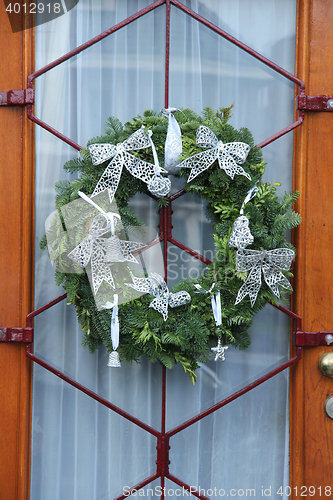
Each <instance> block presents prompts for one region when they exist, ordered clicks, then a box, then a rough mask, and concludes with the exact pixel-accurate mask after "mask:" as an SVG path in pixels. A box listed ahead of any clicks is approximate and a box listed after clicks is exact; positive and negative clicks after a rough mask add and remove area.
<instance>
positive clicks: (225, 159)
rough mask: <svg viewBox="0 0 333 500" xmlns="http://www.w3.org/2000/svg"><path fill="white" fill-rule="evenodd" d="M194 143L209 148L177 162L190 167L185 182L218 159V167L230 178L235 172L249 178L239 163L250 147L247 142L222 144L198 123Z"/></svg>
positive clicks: (212, 133) (242, 160)
mask: <svg viewBox="0 0 333 500" xmlns="http://www.w3.org/2000/svg"><path fill="white" fill-rule="evenodd" d="M196 144H197V146H200V147H201V148H209V149H207V150H206V151H202V152H201V153H197V154H195V155H193V156H190V157H189V158H186V160H184V161H182V162H181V163H180V164H179V167H185V168H190V169H191V173H190V176H189V178H188V180H187V182H190V181H192V180H193V179H194V178H195V177H196V176H197V175H199V174H201V172H203V171H204V170H207V168H209V167H210V166H211V165H212V164H213V163H214V162H215V161H216V160H218V163H219V166H220V168H221V169H223V170H224V171H225V172H226V174H227V175H229V177H231V178H232V179H233V178H234V176H235V174H237V175H244V176H245V177H247V178H248V179H249V180H251V177H250V175H249V174H248V173H247V172H245V170H244V169H243V167H241V166H240V165H239V164H242V163H244V162H245V160H246V157H247V155H248V153H249V151H250V149H251V148H250V146H249V145H248V144H245V143H244V142H229V143H227V144H224V143H223V142H222V141H219V140H218V139H217V137H216V135H215V134H214V132H213V131H212V130H210V128H208V127H205V126H204V125H200V127H199V128H198V130H197V134H196Z"/></svg>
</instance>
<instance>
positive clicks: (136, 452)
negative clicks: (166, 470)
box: [31, 0, 296, 500]
mask: <svg viewBox="0 0 333 500" xmlns="http://www.w3.org/2000/svg"><path fill="white" fill-rule="evenodd" d="M151 3H152V2H151V1H149V0H128V1H124V0H80V2H79V3H78V5H77V7H76V8H74V9H73V10H71V11H70V12H69V13H67V14H65V15H63V16H62V17H60V18H58V19H55V20H53V21H51V22H49V23H46V24H44V25H41V26H39V27H38V28H37V29H36V68H37V69H38V68H40V67H43V66H44V65H45V64H47V63H49V62H51V61H53V60H54V59H56V58H58V57H60V56H61V55H63V54H65V53H66V52H68V51H69V50H71V49H73V48H74V47H76V46H78V45H80V44H81V43H83V42H85V41H87V40H89V39H90V38H91V37H93V36H95V35H97V34H99V33H100V32H102V31H103V30H105V29H107V28H109V27H110V26H112V25H114V24H116V23H117V22H119V21H122V20H123V19H125V18H127V17H128V16H129V15H131V14H133V13H135V12H136V11H138V10H140V9H141V8H143V7H145V6H146V5H149V4H151ZM183 3H184V4H186V5H187V6H188V7H190V8H192V9H193V10H195V11H196V12H198V13H199V14H200V15H202V16H204V17H206V18H207V19H209V20H210V21H212V22H213V23H214V24H216V25H218V26H219V27H221V28H222V29H224V30H226V31H228V32H229V33H230V34H231V35H233V36H235V37H237V38H238V39H240V40H241V41H243V42H244V43H246V44H248V45H249V46H251V47H253V48H254V49H255V50H257V51H258V52H260V53H262V54H263V55H265V56H266V57H268V58H270V59H272V60H273V61H274V62H276V63H277V64H279V65H280V66H282V67H283V68H285V69H287V70H289V71H290V72H292V73H293V71H294V54H295V31H296V28H295V26H296V0H292V1H290V0H253V1H251V2H249V1H248V0H202V1H199V0H186V1H184V2H183ZM164 43H165V6H161V7H159V8H158V9H156V10H154V11H153V12H151V13H149V14H147V15H146V16H144V17H143V18H142V19H139V20H138V21H136V22H134V23H132V24H130V25H129V26H128V27H125V28H123V29H122V30H120V31H119V32H117V33H115V34H113V35H111V36H110V37H108V38H106V39H104V40H103V41H102V42H100V43H98V44H97V45H94V46H93V47H91V48H89V49H87V50H86V51H85V52H84V53H82V54H80V55H78V56H76V57H74V58H72V59H71V60H69V61H68V62H65V63H63V64H61V65H60V66H58V67H56V68H54V69H53V70H51V71H49V72H48V73H46V74H45V75H42V76H40V77H39V78H37V80H36V110H35V113H36V115H37V116H38V117H39V118H41V119H42V120H44V121H45V122H47V123H48V124H50V125H51V126H52V127H54V128H55V129H57V130H59V131H60V132H62V133H63V134H65V135H66V136H68V137H70V138H71V139H72V140H74V141H75V142H77V143H78V144H80V145H82V146H84V145H85V144H86V142H87V140H88V139H90V138H91V137H94V136H97V135H99V134H101V133H102V132H103V127H104V123H105V121H106V119H107V118H108V117H109V116H111V115H113V116H117V117H118V118H119V119H120V120H121V121H122V122H125V121H126V120H129V119H131V118H132V117H134V116H136V114H138V113H142V112H143V111H144V110H145V109H147V108H153V109H156V110H159V109H161V108H162V107H163V106H164ZM293 97H294V88H293V85H292V84H291V83H290V82H289V81H288V80H286V79H285V78H283V77H281V76H280V75H278V74H277V73H274V72H273V71H272V70H270V69H268V68H266V67H264V65H263V64H261V63H259V62H258V61H257V60H255V59H254V58H253V57H250V56H249V55H247V54H245V53H244V52H242V51H241V50H240V49H238V48H236V47H235V46H233V45H232V44H230V43H229V42H228V41H226V40H224V39H222V38H221V37H219V36H218V35H217V34H216V33H214V32H212V31H211V30H209V29H208V28H206V27H204V26H202V25H201V24H199V23H198V22H197V21H195V20H193V19H191V18H190V17H188V16H186V15H185V14H184V13H183V12H181V11H180V10H179V9H177V8H175V7H172V8H171V52H170V99H169V104H170V105H171V106H176V107H190V108H192V109H194V110H195V111H196V112H200V111H201V110H202V108H203V107H205V106H212V107H214V108H218V107H224V106H228V105H230V104H231V103H233V102H234V103H235V108H234V114H233V117H232V120H231V123H232V124H233V125H234V126H235V127H237V128H239V127H243V126H245V127H248V128H249V129H250V130H251V131H252V132H253V134H254V139H255V142H256V143H259V142H260V141H262V140H264V139H265V138H267V137H268V136H270V135H271V134H273V133H274V132H276V131H278V130H280V129H281V128H283V127H284V126H286V125H288V124H289V123H292V122H293ZM75 156H77V153H76V151H75V150H73V149H72V148H71V147H69V146H67V145H66V144H65V143H63V142H62V141H61V140H59V139H57V138H56V137H54V136H53V135H52V134H50V133H49V132H46V131H45V130H43V129H41V128H40V127H36V278H35V307H39V306H40V305H42V304H44V303H46V302H48V301H49V300H51V299H53V298H54V297H56V296H58V295H60V293H62V289H60V288H59V287H57V286H56V285H55V284H54V273H53V269H52V266H51V264H50V261H49V258H48V256H47V254H46V252H42V251H40V250H39V247H38V245H39V241H40V239H41V237H42V235H43V234H44V230H45V227H44V224H45V219H46V218H47V217H48V215H49V214H50V213H51V212H52V211H53V210H54V184H55V182H57V181H58V180H60V179H66V178H68V179H73V178H74V177H72V176H70V175H69V176H67V175H66V174H65V173H64V171H63V169H62V166H63V164H64V163H65V162H66V161H67V160H68V159H70V158H72V157H75ZM264 157H265V159H266V161H267V162H268V165H267V172H266V174H265V180H267V181H268V182H274V181H281V182H282V188H281V192H284V191H285V190H286V191H288V190H291V182H292V181H291V180H292V137H291V134H289V135H287V136H285V137H283V138H281V139H279V140H278V141H276V142H274V143H272V144H271V145H270V146H267V147H266V148H265V149H264ZM173 184H174V186H177V180H176V179H175V178H173ZM133 203H134V204H135V206H136V207H137V208H138V209H140V211H141V212H142V211H143V212H146V213H145V217H147V220H149V221H150V222H149V223H150V224H155V225H156V224H157V218H156V212H155V211H154V210H155V207H153V206H151V205H150V204H149V203H147V204H146V205H144V204H143V203H144V202H143V201H142V199H141V198H140V199H137V200H134V201H133ZM174 217H175V218H174V233H173V234H174V236H175V238H177V239H179V240H181V241H182V242H183V243H185V244H186V245H188V246H191V247H193V248H195V249H196V250H199V251H200V252H201V253H203V252H208V251H209V248H208V247H207V243H205V246H203V240H205V241H206V240H207V238H208V237H209V235H210V232H211V231H210V226H209V222H208V221H207V220H206V219H205V217H204V215H203V211H202V206H201V203H199V202H197V200H195V199H193V198H191V197H189V196H186V197H184V198H183V199H180V200H178V201H177V203H175V205H174ZM194 227H195V228H196V229H195V230H194V229H193V228H194ZM207 256H208V257H209V254H207ZM169 258H170V264H169V278H170V283H172V282H173V281H177V280H178V279H179V278H181V277H182V276H180V275H179V263H182V259H183V260H184V273H185V275H184V276H183V277H185V278H187V277H188V276H192V277H194V276H195V273H196V272H199V271H198V269H199V268H198V267H197V262H196V261H195V260H194V259H191V258H187V256H185V255H184V254H181V253H180V252H179V251H178V250H176V249H174V247H170V248H169ZM185 261H186V262H185ZM173 264H175V265H173ZM170 266H171V267H170ZM199 270H200V269H199ZM251 335H252V339H253V340H252V344H251V346H250V348H249V349H248V350H247V351H244V352H240V351H238V350H235V349H233V348H230V349H229V350H228V351H227V352H226V361H225V362H224V363H222V362H218V363H215V362H214V361H212V362H211V363H209V364H207V365H205V366H202V367H201V368H200V370H199V377H198V381H197V382H196V384H195V386H194V387H193V386H192V385H191V384H190V382H189V379H188V376H187V375H186V374H184V373H183V370H182V368H181V367H178V366H177V367H176V368H175V369H174V370H172V371H168V373H167V430H170V429H172V428H173V427H175V426H176V425H178V424H179V423H181V422H184V421H185V420H187V419H188V418H190V417H192V416H194V415H196V414H197V413H198V412H200V411H202V410H204V409H206V408H208V407H209V406H210V405H212V404H214V403H216V402H217V401H219V400H221V399H222V398H224V397H226V396H227V395H229V394H232V393H233V392H235V391H237V390H239V389H240V388H242V387H244V386H245V385H247V384H248V383H249V382H251V381H253V380H255V379H257V378H258V377H259V376H261V375H263V374H264V373H267V372H268V371H270V370H271V369H272V368H274V367H276V366H278V365H279V364H281V363H282V362H283V361H285V360H286V359H287V358H288V345H289V321H288V319H287V318H286V317H285V316H284V315H283V314H282V313H280V312H279V311H277V310H276V309H274V308H273V307H271V306H267V307H266V308H265V310H264V311H262V313H261V314H259V315H258V316H257V317H256V318H255V321H254V325H253V328H252V330H251ZM81 340H82V333H81V331H80V328H79V326H78V325H77V321H76V314H75V311H74V310H73V309H72V307H68V306H66V304H65V303H60V304H58V305H57V306H55V307H53V308H52V309H50V310H49V311H47V312H45V313H43V314H42V315H40V316H39V317H38V318H37V319H36V322H35V343H34V351H35V353H36V354H37V355H38V356H40V357H41V358H43V359H45V360H47V361H48V362H49V363H51V364H52V365H54V366H55V367H57V368H58V369H60V370H61V371H63V372H65V373H66V374H68V375H70V376H71V377H72V378H74V379H75V380H77V381H78V382H80V383H81V384H84V385H86V386H87V387H89V388H90V389H92V390H93V391H95V392H97V393H98V394H100V395H101V396H103V397H105V398H107V399H109V400H110V401H111V402H112V403H114V404H116V405H117V406H119V407H121V408H122V409H124V410H126V411H127V412H129V413H131V414H133V415H134V416H136V417H138V418H139V419H141V420H142V421H144V422H145V423H147V424H149V425H150V426H152V427H154V428H155V429H157V430H160V425H161V374H162V369H161V367H160V366H158V365H151V364H149V363H148V362H147V361H146V360H145V359H142V364H139V365H136V364H133V365H130V366H126V365H125V364H123V366H122V368H121V369H110V368H108V367H107V366H106V364H107V353H106V350H105V349H104V348H101V349H100V350H99V351H98V352H95V353H94V354H93V355H91V354H89V352H88V351H87V349H84V348H83V347H82V346H81ZM33 384H34V385H33V429H32V462H31V463H32V467H31V500H46V499H47V500H48V499H50V500H106V499H109V498H114V497H116V496H118V495H120V494H122V493H123V491H124V488H125V490H126V486H128V487H129V486H132V485H135V484H136V483H137V482H139V481H141V480H143V479H144V478H146V477H147V476H149V475H151V474H153V473H154V472H155V470H156V465H155V460H156V449H155V447H156V439H155V438H154V437H153V436H151V435H149V434H148V433H146V432H145V431H143V430H141V429H139V428H138V427H137V426H135V425H134V424H132V423H129V422H127V421H126V420H125V419H124V418H122V417H120V416H118V415H116V414H115V413H113V412H111V411H110V410H108V409H106V408H105V407H103V406H101V405H100V404H98V403H96V402H95V401H93V400H91V399H90V398H89V397H88V396H86V395H84V394H82V393H80V392H79V391H77V390H75V389H74V388H72V387H71V386H69V385H68V384H66V383H64V382H62V381H61V380H60V379H58V378H57V377H55V376H54V375H52V374H50V373H49V372H47V371H46V370H44V369H43V368H40V367H39V366H38V365H35V366H34V382H33ZM170 444H171V450H170V460H171V464H170V472H171V473H172V474H173V475H175V476H177V477H179V478H180V479H181V480H183V481H185V482H186V483H188V484H189V485H191V486H192V487H193V488H194V487H196V488H198V489H199V487H200V488H201V490H202V493H204V491H203V490H205V493H206V495H207V496H210V495H209V493H208V494H207V490H209V489H213V490H214V488H217V491H218V490H220V489H222V488H223V489H224V490H225V491H226V494H227V493H228V492H230V491H231V490H232V491H234V490H236V491H238V490H239V491H238V493H237V494H238V496H245V491H246V489H255V491H256V496H260V494H261V493H262V488H264V490H266V491H267V490H268V489H269V488H271V492H272V497H273V498H274V497H275V496H276V492H277V490H278V488H279V487H280V486H282V487H283V488H284V486H286V485H288V374H287V372H283V373H281V374H280V375H278V376H276V377H274V378H272V379H271V380H270V381H268V382H265V383H264V384H263V385H261V386H259V387H258V388H257V389H255V390H253V391H251V392H250V393H248V394H247V395H245V396H242V397H241V398H239V399H238V400H236V401H234V402H233V403H231V404H230V405H228V406H226V407H225V408H222V409H221V410H219V411H218V412H216V413H214V414H213V415H211V416H209V417H206V418H205V419H204V420H202V421H201V422H199V423H197V424H195V425H194V426H192V427H190V428H188V429H187V430H185V431H183V432H181V433H179V434H177V435H176V436H174V437H173V438H172V439H171V443H170ZM158 485H159V482H158V481H155V482H154V483H153V484H152V485H149V486H148V487H147V488H146V489H145V491H146V493H147V496H148V495H150V496H152V495H151V492H150V491H148V488H151V489H152V488H154V487H157V486H158ZM166 488H167V489H168V490H170V491H168V496H169V497H171V498H172V497H173V496H176V492H174V493H173V492H172V489H174V490H175V489H176V488H177V487H176V485H174V484H173V483H171V482H169V481H167V483H166ZM242 491H244V493H243V495H242ZM177 493H178V492H177ZM155 494H156V496H158V490H155ZM229 496H230V495H229ZM238 496H237V497H236V498H238ZM279 498H283V497H279Z"/></svg>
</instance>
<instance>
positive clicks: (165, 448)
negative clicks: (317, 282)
mask: <svg viewBox="0 0 333 500" xmlns="http://www.w3.org/2000/svg"><path fill="white" fill-rule="evenodd" d="M162 5H165V8H166V26H165V103H164V105H165V107H168V99H169V65H170V8H171V6H173V7H175V8H178V9H180V10H181V11H183V12H185V13H186V14H187V15H188V16H191V17H192V18H193V19H196V20H197V21H198V22H199V23H202V24H203V25H205V26H206V27H208V28H209V29H211V30H213V31H214V32H215V33H217V34H218V35H220V36H221V37H223V38H225V39H226V40H228V41H229V42H231V43H233V44H234V45H236V46H237V47H239V48H240V49H242V50H243V51H245V52H247V53H248V54H250V55H251V56H253V57H254V58H256V59H257V60H259V61H261V62H262V63H264V64H265V65H267V66H269V67H270V68H271V69H273V70H274V71H276V72H277V73H279V74H280V75H282V76H283V77H285V78H287V79H288V80H290V81H291V82H293V83H294V84H296V85H297V86H298V87H299V97H300V98H301V97H302V96H304V95H305V84H304V82H303V81H301V80H299V79H298V78H296V77H295V76H294V75H292V74H291V73H289V72H288V71H286V70H285V69H283V68H281V67H280V66H278V65H277V64H275V63H274V62H272V61H270V60H269V59H267V58H266V57H264V56H262V55H261V54H259V53H258V52H256V51H254V50H253V49H251V48H250V47H248V46H247V45H245V44H243V43H242V42H240V41H239V40H237V39H236V38H234V37H232V36H231V35H229V34H228V33H226V32H225V31H223V30H222V29H220V28H219V27H218V26H216V25H214V24H213V23H211V22H210V21H208V20H207V19H205V18H203V17H202V16H200V15H199V14H197V13H196V12H194V11H193V10H191V9H189V8H188V7H186V6H185V5H184V4H182V3H180V2H179V1H178V0H157V1H155V2H154V3H152V4H151V5H149V6H147V7H145V8H144V9H142V10H140V11H138V12H137V13H135V14H133V15H132V16H130V17H128V18H127V19H125V20H124V21H122V22H120V23H118V24H116V25H114V26H112V27H111V28H109V29H108V30H106V31H104V32H103V33H101V34H100V35H98V36H96V37H94V38H92V39H91V40H89V41H88V42H86V43H84V44H82V45H80V46H79V47H77V48H76V49H74V50H72V51H70V52H68V53H67V54H65V55H64V56H62V57H60V58H59V59H57V60H55V61H53V62H52V63H50V64H48V65H47V66H45V67H43V68H41V69H40V70H38V71H36V72H35V73H33V74H31V75H29V77H28V84H27V86H28V89H32V88H33V81H34V80H35V79H36V78H37V77H39V76H40V75H42V74H44V73H46V72H47V71H49V70H51V69H52V68H54V67H56V66H58V65H59V64H61V63H63V62H64V61H67V60H68V59H70V58H71V57H73V56H75V55H77V54H79V53H80V52H82V51H84V50H85V49H87V48H88V47H91V46H92V45H94V44H95V43H98V42H99V41H101V40H103V39H104V38H105V37H107V36H109V35H111V34H112V33H115V32H116V31H118V30H119V29H121V28H123V27H124V26H127V25H128V24H130V23H132V22H134V21H136V20H137V19H139V18H140V17H142V16H144V15H145V14H147V13H148V12H151V11H152V10H154V9H156V8H157V7H160V6H162ZM27 112H28V117H29V118H30V119H31V120H32V121H34V122H35V123H36V124H37V125H39V126H41V127H43V128H44V129H46V130H48V131H49V132H50V133H52V134H54V135H55V136H56V137H58V138H60V139H61V140H63V141H64V142H66V143H67V144H69V145H70V146H72V147H73V148H75V149H76V150H80V149H82V148H81V146H79V145H78V144H76V143H75V142H74V141H72V140H71V139H70V138H68V137H66V136H64V135H63V134H61V133H60V132H59V131H57V130H55V129H54V128H52V127H51V126H49V125H48V124H47V123H45V122H43V121H42V120H40V119H39V118H38V117H36V116H35V115H34V114H33V107H32V105H29V106H28V110H27ZM303 119H304V110H301V111H299V113H298V118H297V120H296V121H295V122H293V123H292V124H290V125H288V126H287V127H285V128H284V129H282V130H280V131H279V132H277V133H276V134H274V135H273V136H271V137H268V138H267V139H266V140H264V141H262V142H261V143H260V144H258V146H260V147H264V146H266V145H267V144H270V143H271V142H273V141H275V140H276V139H278V138H279V137H281V136H283V135H284V134H286V133H288V132H290V131H291V130H293V129H295V128H296V127H298V126H299V125H301V124H302V122H303ZM184 193H185V191H183V190H181V191H179V192H177V193H176V194H174V195H172V196H171V197H170V198H169V201H170V204H169V206H168V207H165V208H163V209H161V210H160V211H159V214H160V224H159V228H160V234H159V237H158V238H157V240H155V241H154V242H152V243H151V244H154V243H156V242H157V241H163V247H164V252H163V253H164V270H165V278H166V277H167V249H168V243H171V244H173V245H175V246H177V247H179V248H180V249H182V250H184V251H186V252H187V253H189V254H190V255H192V256H194V257H196V258H197V259H199V260H201V261H202V262H203V263H205V264H209V263H210V261H209V260H208V259H206V258H205V257H204V256H202V255H199V254H198V253H197V252H195V251H194V250H192V249H190V248H189V247H187V246H186V245H183V244H182V243H180V242H179V241H177V240H176V239H175V238H173V236H172V213H173V212H172V202H173V201H174V200H176V199H177V198H179V197H181V196H182V195H183V194H184ZM65 297H66V294H63V295H61V296H59V297H57V298H56V299H54V300H53V301H51V302H49V303H48V304H46V305H44V306H42V307H41V308H39V309H37V310H35V311H33V312H32V313H30V314H29V315H28V316H27V325H26V326H27V328H32V321H33V318H34V317H35V316H37V315H39V314H40V313H42V312H44V311H46V310H47V309H49V308H50V307H52V306H53V305H55V304H57V303H58V302H60V301H61V300H63V299H64V298H65ZM279 309H280V310H281V311H282V312H283V313H285V314H287V315H288V316H289V317H290V318H291V319H294V320H296V322H297V328H296V330H297V331H301V318H299V317H298V316H297V315H296V314H294V313H292V312H290V311H289V310H287V309H285V308H283V307H282V306H280V307H279ZM26 354H27V357H28V358H29V359H31V360H32V361H34V362H36V363H38V364H39V365H40V366H42V367H44V368H45V369H46V370H48V371H50V372H51V373H53V374H54V375H56V376H57V377H59V378H61V379H62V380H64V381H65V382H67V383H69V384H70V385H72V386H73V387H75V388H77V389H79V390H80V391H82V392H83V393H85V394H87V395H88V396H90V397H91V398H93V399H95V400H96V401H98V402H99V403H101V404H103V405H104V406H106V407H107V408H109V409H110V410H112V411H114V412H115V413H117V414H119V415H121V416H122V417H124V418H126V419H127V420H129V421H130V422H132V423H134V424H135V425H137V426H139V427H140V428H142V429H143V430H145V431H146V432H148V433H150V434H151V435H153V436H155V437H156V439H157V447H156V449H157V460H156V465H157V467H156V472H155V473H154V474H153V475H151V476H149V477H147V478H145V479H144V480H142V481H141V482H140V483H138V484H136V485H135V486H133V487H132V489H131V491H133V490H139V489H141V488H143V487H144V486H146V485H147V484H149V483H151V482H152V481H154V480H155V479H158V478H160V480H161V488H162V494H161V498H164V490H163V488H164V487H165V479H169V480H171V481H173V482H174V483H176V484H178V485H179V486H181V487H184V488H185V489H187V490H188V491H190V486H189V485H187V484H186V483H184V482H183V481H182V480H181V479H180V478H177V477H175V476H174V475H172V474H170V472H169V449H170V446H169V440H170V438H171V437H172V436H175V435H176V434H178V433H179V432H181V431H183V430H184V429H186V428H187V427H189V426H191V425H193V424H195V423H196V422H198V421H200V420H202V419H203V418H205V417H206V416H208V415H210V414H212V413H214V412H215V411H217V410H219V409H220V408H222V407H223V406H225V405H227V404H228V403H230V402H232V401H234V400H235V399H237V398H239V397H240V396H242V395H243V394H245V393H247V392H249V391H250V390H252V389H254V388H255V387H257V386H259V385H261V384H262V383H263V382H265V381H266V380H268V379H270V378H272V377H274V376H275V375H277V374H278V373H280V372H281V371H283V370H285V369H286V368H288V367H290V366H291V365H293V364H294V363H296V362H297V361H299V359H300V358H301V347H296V355H295V356H294V357H292V358H291V359H289V360H288V361H286V362H284V363H283V364H281V365H280V366H279V367H278V368H275V369H274V370H272V371H270V372H269V373H267V374H266V375H264V376H263V377H260V378H259V379H257V380H256V381H255V382H253V383H251V384H249V385H247V386H246V387H244V388H243V389H241V390H240V391H238V392H235V393H234V394H232V395H231V396H229V397H227V398H225V399H223V400H222V401H220V402H219V403H217V404H215V405H213V406H211V407H210V408H208V409H207V410H205V411H203V412H201V413H199V414H197V415H196V416H195V417H193V418H191V419H189V420H188V421H186V422H184V423H183V424H181V425H179V426H177V427H175V428H173V429H171V430H170V431H168V432H166V426H165V424H166V368H165V367H163V368H162V370H163V376H162V394H161V397H162V421H161V431H157V430H155V429H154V428H152V427H150V426H149V425H147V424H145V423H144V422H142V421H141V420H139V419H137V418H136V417H134V416H132V415H130V414H129V413H127V412H125V411H124V410H122V409H121V408H119V407H117V406H116V405H114V404H112V403H110V402H109V401H107V400H106V399H104V398H102V397H100V396H99V395H98V394H96V393H94V392H93V391H91V390H90V389H88V388H86V387H84V386H83V385H81V384H79V383H78V382H76V381H75V380H73V379H72V378H70V377H68V376H67V375H66V374H64V373H62V372H60V371H59V370H57V369H55V368H54V367H53V366H51V365H50V364H48V363H46V362H45V361H44V360H42V359H40V358H39V357H38V356H36V355H35V354H33V353H32V344H31V343H28V344H27V346H26ZM191 493H192V494H193V495H195V496H197V497H198V498H202V499H204V498H206V497H204V496H202V495H200V494H199V493H198V492H193V491H191ZM127 495H128V493H127V494H126V495H121V496H119V497H118V499H122V498H125V496H127Z"/></svg>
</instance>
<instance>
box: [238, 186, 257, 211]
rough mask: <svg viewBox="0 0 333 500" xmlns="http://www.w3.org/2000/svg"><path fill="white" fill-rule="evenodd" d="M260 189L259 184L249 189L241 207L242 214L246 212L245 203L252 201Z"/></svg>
mask: <svg viewBox="0 0 333 500" xmlns="http://www.w3.org/2000/svg"><path fill="white" fill-rule="evenodd" d="M258 191H259V189H258V187H257V186H253V188H251V189H249V191H248V193H247V195H246V197H245V199H244V201H243V204H242V206H241V209H240V211H239V213H240V215H243V213H244V207H245V205H246V204H247V203H248V202H249V201H250V200H252V198H254V197H255V196H256V194H257V192H258Z"/></svg>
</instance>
